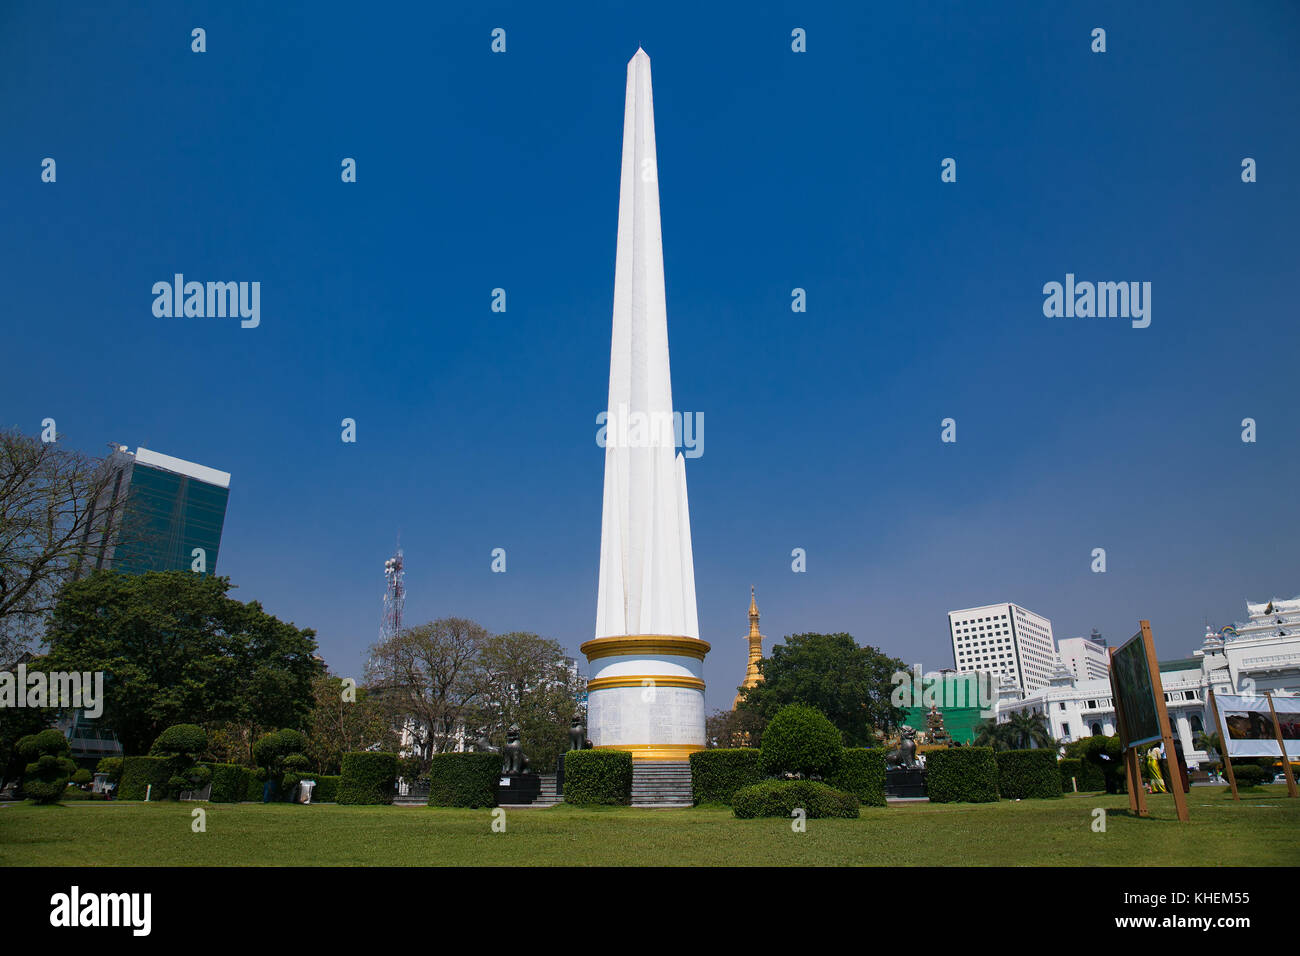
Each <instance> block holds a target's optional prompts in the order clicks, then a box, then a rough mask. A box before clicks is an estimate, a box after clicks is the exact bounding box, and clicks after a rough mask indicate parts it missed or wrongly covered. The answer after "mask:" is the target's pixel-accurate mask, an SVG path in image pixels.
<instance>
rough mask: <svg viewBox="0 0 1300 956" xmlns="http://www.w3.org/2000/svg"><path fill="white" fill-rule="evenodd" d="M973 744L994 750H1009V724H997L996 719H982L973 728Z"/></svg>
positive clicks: (1010, 746) (1010, 744)
mask: <svg viewBox="0 0 1300 956" xmlns="http://www.w3.org/2000/svg"><path fill="white" fill-rule="evenodd" d="M975 746H976V747H992V748H993V749H994V750H1011V749H1013V747H1012V742H1011V725H1010V724H999V723H998V722H997V720H996V719H993V720H982V721H980V723H979V726H978V727H976V728H975Z"/></svg>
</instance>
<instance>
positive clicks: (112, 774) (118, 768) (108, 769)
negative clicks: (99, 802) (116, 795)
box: [95, 757, 122, 783]
mask: <svg viewBox="0 0 1300 956" xmlns="http://www.w3.org/2000/svg"><path fill="white" fill-rule="evenodd" d="M95 772H96V773H106V774H108V782H109V783H117V782H118V781H119V780H121V779H122V758H121V757H101V758H100V760H99V763H97V764H95Z"/></svg>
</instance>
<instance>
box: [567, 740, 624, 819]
mask: <svg viewBox="0 0 1300 956" xmlns="http://www.w3.org/2000/svg"><path fill="white" fill-rule="evenodd" d="M564 802H565V803H572V804H577V805H579V806H582V805H584V804H585V805H592V804H616V805H617V804H622V805H627V804H630V803H631V802H632V755H631V754H630V753H628V752H627V751H626V750H570V751H569V752H568V753H566V754H565V755H564Z"/></svg>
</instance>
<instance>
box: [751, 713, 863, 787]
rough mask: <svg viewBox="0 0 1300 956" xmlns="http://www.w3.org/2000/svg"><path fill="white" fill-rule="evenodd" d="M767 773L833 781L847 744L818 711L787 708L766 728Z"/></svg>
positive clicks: (765, 753) (764, 729)
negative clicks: (830, 778) (789, 774)
mask: <svg viewBox="0 0 1300 956" xmlns="http://www.w3.org/2000/svg"><path fill="white" fill-rule="evenodd" d="M760 749H761V752H762V754H763V770H764V771H766V772H767V773H768V774H769V775H770V776H778V775H780V774H783V773H795V774H799V775H800V776H802V777H825V778H829V777H830V776H831V775H833V774H834V773H835V769H836V768H837V767H838V766H839V763H840V754H841V753H842V752H843V750H844V741H843V738H842V737H841V736H840V732H839V731H838V730H836V729H835V725H834V724H832V723H831V722H830V720H829V719H828V718H827V717H826V715H825V714H823V713H822V712H821V711H820V710H818V709H817V708H816V707H809V706H807V705H805V704H787V705H786V706H785V707H782V708H781V709H780V710H778V711H777V712H776V716H775V717H773V718H772V719H771V720H770V721H768V724H767V726H766V727H764V728H763V746H762V747H761V748H760Z"/></svg>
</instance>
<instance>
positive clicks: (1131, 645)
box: [1111, 631, 1160, 748]
mask: <svg viewBox="0 0 1300 956" xmlns="http://www.w3.org/2000/svg"><path fill="white" fill-rule="evenodd" d="M1111 676H1112V678H1113V679H1114V681H1115V692H1116V693H1117V694H1118V695H1119V702H1120V706H1121V707H1123V708H1124V733H1125V736H1126V737H1127V738H1128V739H1127V740H1123V741H1121V743H1122V744H1123V745H1124V747H1126V748H1127V747H1137V746H1141V745H1142V744H1149V743H1153V742H1155V741H1158V740H1159V739H1160V716H1159V711H1158V710H1157V709H1156V691H1155V687H1153V686H1152V684H1151V665H1150V663H1149V662H1148V661H1147V651H1146V642H1145V641H1143V640H1142V633H1141V632H1140V631H1139V632H1138V633H1137V634H1135V635H1134V636H1133V637H1132V638H1130V639H1129V640H1128V642H1127V643H1125V644H1123V645H1121V646H1120V647H1118V648H1116V649H1115V654H1114V657H1113V658H1112V660H1111Z"/></svg>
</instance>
